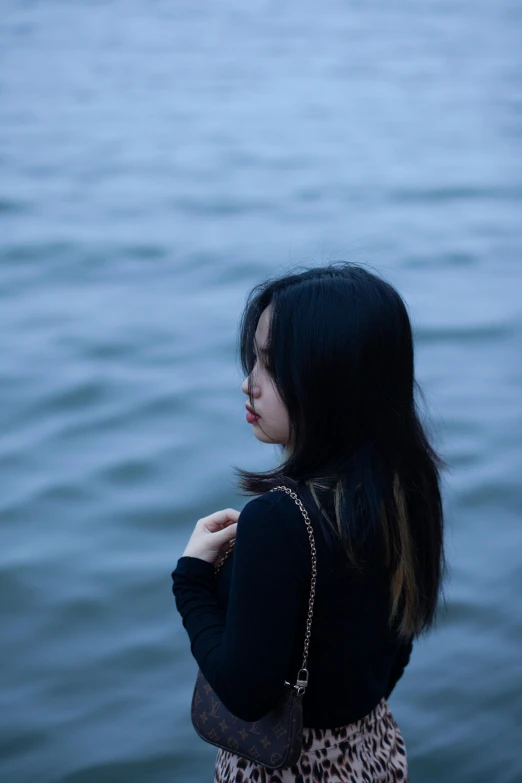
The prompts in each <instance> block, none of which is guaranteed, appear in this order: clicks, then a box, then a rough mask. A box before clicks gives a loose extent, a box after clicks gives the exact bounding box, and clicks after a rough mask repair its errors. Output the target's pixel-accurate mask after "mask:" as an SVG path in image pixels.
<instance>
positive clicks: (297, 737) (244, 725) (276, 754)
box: [191, 486, 317, 769]
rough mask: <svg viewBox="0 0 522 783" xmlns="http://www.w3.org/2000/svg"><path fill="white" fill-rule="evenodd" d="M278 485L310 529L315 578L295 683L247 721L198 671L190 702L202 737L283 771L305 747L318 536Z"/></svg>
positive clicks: (302, 509)
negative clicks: (257, 716) (270, 706)
mask: <svg viewBox="0 0 522 783" xmlns="http://www.w3.org/2000/svg"><path fill="white" fill-rule="evenodd" d="M278 489H282V490H283V491H284V492H286V493H287V494H288V495H290V497H291V498H293V500H294V501H295V502H296V503H297V505H298V506H299V508H300V509H301V513H302V514H303V517H304V520H305V522H306V526H307V528H308V537H309V539H310V546H311V550H312V581H311V587H310V598H309V601H308V617H307V621H306V633H305V641H304V653H303V664H302V666H301V668H300V669H299V671H298V673H297V678H296V682H295V684H294V685H292V683H290V682H288V681H287V680H285V682H284V685H285V686H286V687H285V692H284V694H283V696H282V697H281V699H280V701H279V703H278V704H277V705H276V706H275V707H274V708H273V709H272V710H270V712H268V713H267V714H266V715H264V716H263V717H262V718H260V719H259V720H255V721H245V720H241V718H238V717H236V716H235V715H233V714H232V713H231V712H230V710H227V708H226V707H225V705H224V704H223V703H222V702H221V701H220V699H219V698H218V696H217V695H216V693H215V691H214V690H213V689H212V687H211V686H210V685H209V683H208V682H207V681H206V679H205V678H204V676H203V674H202V673H201V670H199V671H198V675H197V678H196V684H195V687H194V693H193V696H192V706H191V719H192V725H193V726H194V728H195V729H196V732H197V733H198V734H199V736H200V737H201V739H204V740H205V741H206V742H210V743H211V744H212V745H216V746H217V747H218V748H223V749H224V750H227V751H229V752H231V753H235V754H236V755H238V756H243V757H244V758H246V759H248V760H249V761H254V762H255V763H256V764H261V765H262V766H265V767H268V768H269V769H280V768H282V767H290V766H292V765H293V764H296V763H297V761H298V759H299V757H300V755H301V750H302V747H303V705H302V701H303V696H304V694H305V691H306V686H307V685H308V669H307V668H306V663H307V659H308V646H309V643H310V628H311V624H312V612H313V604H314V597H315V580H316V575H317V559H316V550H315V541H314V534H313V530H312V524H311V522H310V518H309V516H308V513H307V511H306V509H305V508H304V506H303V504H302V502H301V500H300V499H299V498H298V496H297V495H296V493H295V492H293V491H292V490H291V489H289V488H288V487H286V486H279V487H275V488H274V489H271V490H270V492H275V491H276V490H278ZM234 543H235V540H233V541H232V542H231V545H230V547H229V549H228V550H227V552H226V554H225V556H224V557H223V559H222V560H221V562H220V563H219V565H218V566H217V567H216V569H215V572H217V571H218V570H219V569H220V568H221V566H222V565H223V563H224V561H225V559H226V558H227V557H228V555H229V554H230V553H231V552H232V550H233V548H234Z"/></svg>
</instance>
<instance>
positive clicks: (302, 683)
mask: <svg viewBox="0 0 522 783" xmlns="http://www.w3.org/2000/svg"><path fill="white" fill-rule="evenodd" d="M278 489H282V490H283V492H286V494H287V495H290V497H291V498H292V499H293V500H294V501H295V502H296V504H297V505H298V506H299V508H300V510H301V513H302V515H303V517H304V520H305V522H306V527H307V529H308V538H309V540H310V547H311V550H312V582H311V585H310V598H309V599H308V616H307V618H306V633H305V641H304V651H303V663H302V666H301V668H300V669H299V671H298V672H297V679H296V684H295V685H294V686H293V687H294V688H297V692H298V693H299V694H301V693H304V692H305V689H306V686H307V685H308V669H307V668H306V664H307V661H308V647H309V644H310V631H311V627H312V616H313V607H314V598H315V582H316V577H317V552H316V549H315V540H314V533H313V528H312V523H311V522H310V517H309V516H308V512H307V511H306V509H305V507H304V506H303V504H302V502H301V500H300V498H299V497H298V495H297V494H296V493H295V492H293V491H292V490H291V489H290V488H289V487H285V486H284V485H281V486H279V487H274V488H273V489H271V490H269V492H277V490H278ZM235 543H236V540H235V539H233V540H232V541H231V542H230V546H229V548H228V549H227V551H226V552H225V555H224V556H223V559H222V560H221V561H220V563H219V564H218V565H217V566H216V568H215V572H217V571H219V569H220V568H221V566H222V565H223V563H224V562H225V560H226V558H227V557H228V555H229V554H230V553H231V552H232V550H233V549H234V544H235ZM303 674H304V676H300V675H303ZM285 684H286V685H291V683H289V682H287V681H286V680H285Z"/></svg>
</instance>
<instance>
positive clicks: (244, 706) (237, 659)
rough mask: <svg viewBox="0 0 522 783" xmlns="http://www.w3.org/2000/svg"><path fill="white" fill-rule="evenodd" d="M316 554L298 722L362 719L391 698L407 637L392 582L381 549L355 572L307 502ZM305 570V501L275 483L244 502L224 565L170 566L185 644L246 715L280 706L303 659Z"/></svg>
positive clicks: (186, 559)
mask: <svg viewBox="0 0 522 783" xmlns="http://www.w3.org/2000/svg"><path fill="white" fill-rule="evenodd" d="M306 508H307V511H308V513H309V516H310V520H311V523H312V528H313V532H314V538H315V546H316V554H317V577H316V593H315V601H314V609H313V618H312V624H311V636H310V645H309V654H308V663H307V668H308V671H309V682H308V687H307V689H306V693H305V695H304V697H303V724H304V726H310V727H312V726H313V727H318V728H326V727H332V728H333V727H337V726H342V725H345V724H347V723H351V722H353V721H355V720H358V719H359V718H361V717H362V716H364V715H366V714H367V713H368V712H370V710H372V709H373V707H375V705H376V704H377V703H378V702H379V700H380V699H381V698H382V697H383V696H384V697H386V698H387V697H388V696H389V695H390V693H391V691H392V689H393V687H394V686H395V683H396V682H397V680H398V679H399V678H400V677H401V675H402V673H403V671H404V668H405V666H406V665H407V663H408V661H409V658H410V654H411V650H412V642H411V641H410V642H401V641H399V640H398V638H397V637H396V635H395V634H394V633H392V632H391V631H390V629H389V628H388V625H387V614H388V607H389V581H388V579H387V577H386V574H385V571H384V568H383V567H382V566H381V564H380V561H379V559H378V558H377V557H376V562H375V564H374V565H373V566H372V567H371V568H370V569H367V570H366V571H365V573H364V574H362V575H361V574H358V573H357V572H356V571H355V569H353V567H351V566H350V565H349V561H348V559H347V556H346V554H345V552H344V551H343V549H342V547H341V545H340V543H339V545H338V547H337V549H335V548H334V549H332V548H331V547H329V546H328V543H327V538H326V537H325V534H324V528H323V526H324V524H325V522H324V520H321V519H320V517H319V513H318V512H317V511H316V510H315V509H314V508H311V507H310V506H309V505H308V504H307V506H306ZM311 573H312V559H311V547H310V541H309V537H308V531H307V528H306V524H305V521H304V518H303V516H302V514H301V511H300V510H299V508H298V507H297V505H296V504H295V502H294V500H293V499H292V498H291V497H289V496H288V495H287V494H286V493H285V492H283V491H282V490H278V491H275V492H270V493H266V494H264V495H261V496H259V497H256V498H255V499H253V500H251V501H250V502H248V503H247V504H246V505H245V507H244V508H243V510H242V511H241V513H240V515H239V519H238V524H237V528H236V541H235V545H234V549H233V552H232V554H230V555H229V556H228V558H227V559H226V560H225V562H224V564H223V566H222V567H221V569H220V570H219V571H218V572H217V573H215V567H214V565H213V564H212V563H209V562H207V561H205V560H202V559H201V558H197V557H191V556H182V557H180V558H179V559H178V562H177V566H176V568H175V570H174V571H173V572H172V578H173V587H172V591H173V593H174V596H175V601H176V606H177V609H178V611H179V613H180V615H181V617H182V622H183V626H184V627H185V629H186V631H187V633H188V635H189V638H190V648H191V652H192V654H193V656H194V658H195V659H196V661H197V663H198V665H199V667H200V669H201V671H202V673H203V675H204V676H205V678H206V679H207V681H208V682H209V683H210V685H211V686H212V688H213V689H214V691H215V692H216V694H217V695H218V697H219V698H220V699H221V701H222V702H223V703H224V705H225V706H226V707H227V708H228V709H229V710H230V711H231V712H232V713H233V714H234V715H237V716H238V717H239V718H241V719H242V720H249V721H250V720H252V721H253V720H257V719H258V718H261V717H262V716H263V715H265V714H266V713H267V712H268V711H269V710H270V709H272V708H273V707H275V705H276V704H277V702H278V701H279V699H280V698H281V696H282V694H283V692H284V690H285V686H284V681H285V680H288V681H290V682H292V683H295V681H296V676H297V672H298V670H299V669H300V667H301V664H302V659H303V647H304V639H305V631H306V616H307V610H308V600H309V595H310V579H311Z"/></svg>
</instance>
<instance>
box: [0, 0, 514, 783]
mask: <svg viewBox="0 0 522 783" xmlns="http://www.w3.org/2000/svg"><path fill="white" fill-rule="evenodd" d="M521 25H522V7H521V5H520V3H519V2H517V1H516V0H496V2H495V3H489V2H485V0H452V1H451V2H450V1H449V0H425V1H424V2H422V3H420V2H412V1H411V0H410V2H408V0H387V2H386V3H376V2H373V0H364V2H360V0H352V2H350V3H348V2H344V3H343V2H339V1H338V0H334V1H333V2H332V3H330V4H327V5H324V4H322V5H320V4H319V3H312V2H309V1H308V0H301V2H299V3H298V2H293V0H290V2H286V3H276V2H257V1H256V0H254V2H250V3H248V4H245V3H242V2H239V0H222V2H220V3H210V2H204V0H191V2H187V1H186V0H171V2H168V1H167V0H163V1H162V0H148V2H145V0H126V2H123V1H122V0H108V1H107V2H88V3H87V2H84V3H81V2H74V3H71V2H68V3H66V2H63V1H62V2H57V1H55V0H40V1H39V2H37V1H36V0H35V1H34V2H29V0H25V1H24V2H22V0H2V3H1V18H0V256H1V265H0V270H1V279H0V284H1V285H0V295H1V301H0V341H1V351H0V368H1V396H2V405H1V407H0V416H1V438H0V463H1V477H2V480H3V489H2V492H1V496H0V514H1V530H2V546H1V549H0V605H1V607H2V609H3V612H4V615H5V620H4V622H3V623H2V641H1V645H0V649H1V652H0V686H1V687H0V707H1V709H0V779H1V781H2V783H3V781H6V782H7V781H9V783H26V782H27V783H32V782H33V781H38V783H55V782H57V781H66V782H67V783H92V782H93V781H96V783H120V781H121V783H123V782H125V783H129V782H132V783H134V781H136V782H139V781H146V782H147V783H171V781H183V783H204V782H205V781H211V780H212V775H213V765H214V760H215V755H216V749H215V748H213V747H212V746H211V745H208V744H207V743H204V742H203V741H202V740H200V739H199V738H198V737H197V735H196V733H195V731H194V729H193V728H192V725H191V722H190V699H191V695H192V690H193V687H194V681H195V676H196V672H197V666H196V663H195V661H194V659H193V658H192V657H191V654H190V649H189V641H188V636H187V634H186V632H185V630H184V628H183V627H182V625H181V620H180V618H179V615H178V614H177V612H176V610H175V604H174V598H173V596H172V594H171V578H170V573H171V571H172V570H173V568H174V567H175V565H176V562H177V559H178V557H179V556H181V553H182V551H183V549H184V547H185V545H186V542H187V541H188V538H189V536H190V534H191V532H192V529H193V527H194V525H195V523H196V520H197V519H198V518H199V517H200V516H203V515H206V514H209V513H211V512H213V511H215V510H218V509H219V508H224V507H226V506H229V505H230V506H233V507H235V508H238V509H240V508H242V506H243V505H244V504H245V502H246V498H244V497H242V496H239V495H238V494H237V492H236V488H235V486H234V483H233V475H232V470H231V466H232V465H233V464H239V465H242V466H245V467H251V468H253V467H256V466H257V467H259V468H260V469H263V468H265V467H268V466H269V465H272V464H274V462H275V460H276V459H277V458H278V452H277V451H276V450H275V449H273V448H272V447H270V446H265V445H263V444H261V443H259V442H258V441H257V440H256V439H255V438H254V437H253V435H252V434H251V427H250V425H248V424H247V423H246V422H245V420H244V407H243V406H244V401H245V400H244V395H242V394H241V392H240V384H241V381H242V375H241V372H240V369H239V363H238V361H237V355H236V334H237V325H238V320H239V316H240V313H241V310H242V307H243V305H244V302H245V298H246V295H247V294H248V292H249V290H250V289H251V287H252V286H253V285H254V284H255V283H257V282H259V281H260V280H261V279H263V278H264V277H265V276H266V275H269V274H274V273H277V272H282V271H284V270H285V269H287V268H288V267H289V266H291V265H298V264H312V263H317V264H321V263H326V262H327V261H331V260H338V259H343V260H350V261H355V262H361V263H365V264H368V265H370V267H371V268H373V270H374V271H376V272H377V273H379V274H381V275H383V276H384V277H386V279H388V280H389V281H390V282H392V283H393V284H394V285H396V286H397V288H398V289H399V291H400V292H401V294H402V295H403V297H404V298H405V300H406V302H407V305H408V307H409V310H410V314H411V317H412V323H413V326H414V329H415V338H416V371H417V379H418V381H419V383H420V384H421V386H422V388H423V390H424V393H425V397H426V411H427V419H426V426H427V427H428V430H429V432H430V433H431V437H432V440H433V443H434V445H435V446H436V447H437V448H439V449H440V451H441V453H442V454H443V456H444V457H445V458H446V459H447V460H448V461H449V462H450V463H451V465H452V470H451V472H448V473H446V474H445V477H444V485H443V491H444V495H445V504H446V520H447V554H448V560H449V564H450V572H449V579H448V583H447V588H446V594H447V604H448V606H447V611H446V612H444V613H443V614H441V616H440V619H439V623H438V627H437V630H436V631H435V632H434V633H433V634H431V635H430V637H429V638H426V639H425V640H423V641H422V642H418V643H417V646H416V647H415V649H414V652H413V656H412V660H411V663H410V666H409V667H408V669H407V671H406V674H405V675H404V678H403V680H401V682H400V683H399V684H398V686H397V688H396V691H395V692H394V694H393V695H392V697H391V699H390V705H391V707H392V710H393V712H394V715H395V717H396V719H397V721H398V723H399V725H400V726H401V729H402V732H403V734H404V737H405V741H406V744H407V749H408V755H409V763H410V771H411V779H412V781H413V783H440V782H441V781H444V783H468V782H469V783H482V782H484V783H485V782H486V781H487V782H488V783H491V781H495V783H516V781H520V780H522V758H521V755H520V746H519V740H520V730H521V727H522V701H521V699H520V693H521V690H522V654H521V638H522V605H521V601H520V596H521V593H522V559H521V551H522V530H521V512H522V489H521V484H520V476H521V469H522V432H521V419H522V417H521V415H520V399H521V391H522V362H521V361H520V357H521V344H522V339H521V338H522V270H521V251H522V219H521V218H522V210H521V206H522V158H521V154H520V152H521V141H522V77H521V74H522V47H521V46H520V30H521Z"/></svg>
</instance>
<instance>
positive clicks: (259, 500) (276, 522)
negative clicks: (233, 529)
mask: <svg viewBox="0 0 522 783" xmlns="http://www.w3.org/2000/svg"><path fill="white" fill-rule="evenodd" d="M261 527H262V529H263V532H264V533H266V532H270V533H271V534H274V535H277V536H278V537H280V538H288V537H292V538H294V539H295V537H296V536H297V537H298V538H299V539H302V540H303V541H306V540H308V535H307V527H306V523H305V519H304V516H303V514H302V512H301V510H300V508H299V506H298V505H297V503H296V502H295V500H294V499H293V498H292V497H291V496H290V495H289V494H288V493H287V492H285V491H284V490H281V489H275V490H272V491H269V492H265V493H264V494H262V495H257V496H256V497H254V498H252V500H250V501H248V503H246V505H245V506H244V507H243V510H242V511H241V513H240V515H239V519H238V535H239V530H240V529H241V528H242V529H243V530H250V529H254V528H261Z"/></svg>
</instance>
